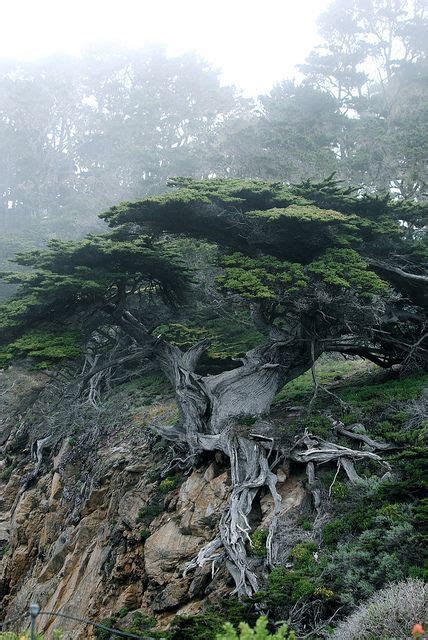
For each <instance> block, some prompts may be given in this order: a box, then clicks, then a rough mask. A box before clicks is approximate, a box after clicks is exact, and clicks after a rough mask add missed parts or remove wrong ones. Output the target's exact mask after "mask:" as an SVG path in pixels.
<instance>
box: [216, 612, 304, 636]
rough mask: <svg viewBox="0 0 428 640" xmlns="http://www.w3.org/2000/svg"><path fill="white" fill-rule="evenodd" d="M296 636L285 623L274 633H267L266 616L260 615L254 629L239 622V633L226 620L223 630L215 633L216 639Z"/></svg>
mask: <svg viewBox="0 0 428 640" xmlns="http://www.w3.org/2000/svg"><path fill="white" fill-rule="evenodd" d="M296 637H297V636H296V634H295V633H294V631H288V627H287V625H285V624H284V625H283V626H282V627H281V628H280V629H278V631H276V632H275V633H269V631H268V621H267V618H265V617H264V616H262V617H261V618H259V619H258V620H257V622H256V626H255V627H254V629H251V627H250V626H249V625H248V624H247V623H246V622H241V623H240V624H239V635H238V632H237V631H236V630H235V629H234V628H233V626H232V625H231V624H230V622H227V623H226V624H225V625H224V630H223V632H222V633H219V634H217V636H216V640H251V638H254V640H296Z"/></svg>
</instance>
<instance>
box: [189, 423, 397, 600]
mask: <svg viewBox="0 0 428 640" xmlns="http://www.w3.org/2000/svg"><path fill="white" fill-rule="evenodd" d="M253 435H254V434H253ZM256 435H257V434H256ZM258 437H259V438H260V441H254V440H252V439H249V438H244V437H241V436H238V437H237V436H233V435H232V434H230V432H228V433H222V434H218V435H217V436H216V437H214V438H211V439H209V440H208V441H207V438H206V437H205V438H202V439H201V445H202V446H204V444H205V446H206V445H207V444H208V449H209V450H211V451H212V450H213V449H215V448H218V449H220V450H221V451H223V452H224V453H226V454H227V455H228V457H229V459H230V467H231V481H232V490H231V494H230V497H229V501H228V505H227V508H226V510H225V512H224V513H223V515H222V517H221V519H220V523H219V534H218V535H217V536H216V537H215V538H214V539H213V540H211V541H210V542H209V543H208V544H207V545H205V546H204V547H203V548H202V549H201V551H200V552H199V553H198V555H197V556H196V557H195V558H194V559H193V560H192V561H191V562H190V563H188V565H187V566H186V569H185V573H187V572H189V571H191V570H192V569H195V568H196V567H198V566H202V565H204V564H205V563H206V562H211V563H212V565H213V571H214V568H215V566H216V563H218V562H219V560H223V559H225V560H226V566H227V568H228V571H229V573H230V574H231V576H232V577H233V579H234V582H235V592H236V593H237V594H238V595H240V596H242V595H251V594H252V593H254V592H255V591H256V590H257V588H258V585H257V577H256V575H255V574H254V572H253V571H252V570H251V568H250V566H249V558H248V554H247V548H248V546H251V538H250V533H251V527H250V524H249V520H248V519H249V515H250V513H251V510H252V506H253V502H254V499H255V497H256V495H257V493H258V491H259V490H260V489H261V488H262V487H265V488H267V489H268V490H269V491H270V493H271V495H272V497H273V500H274V510H273V514H272V518H271V521H270V525H269V532H268V537H267V541H266V547H267V553H268V563H269V564H271V565H272V564H274V563H275V560H276V549H275V544H274V539H275V531H276V528H277V524H278V516H279V514H280V510H281V496H280V495H279V493H278V491H277V488H276V483H277V476H276V473H274V472H273V471H272V470H271V468H270V465H269V456H270V455H271V454H272V453H273V452H275V453H276V454H278V453H280V457H281V459H282V458H283V456H284V455H286V454H285V452H281V451H280V450H279V449H278V448H277V447H275V450H274V449H273V443H272V442H271V440H272V439H270V438H263V437H261V436H258ZM373 442H374V441H373ZM376 444H381V445H382V446H381V447H380V448H385V446H384V444H383V443H376ZM288 457H289V459H290V460H294V461H296V462H300V463H303V464H306V473H307V476H308V489H309V491H310V493H311V495H312V498H313V505H314V509H315V512H316V523H317V522H318V523H319V524H320V523H322V516H323V496H322V486H321V483H320V482H319V481H318V480H317V479H316V474H315V465H316V464H317V463H324V462H332V461H336V462H337V465H338V470H339V468H340V467H342V468H343V470H344V471H345V473H346V475H347V477H348V479H349V481H350V482H351V483H352V484H356V483H358V482H360V481H361V480H362V479H361V478H360V476H359V475H358V473H357V471H356V470H355V466H354V461H358V460H364V459H370V460H374V461H376V462H378V463H379V464H380V465H383V466H385V467H387V468H389V465H388V464H387V463H386V462H384V461H383V460H382V459H381V458H380V456H379V455H377V454H376V453H373V452H372V451H359V450H354V449H350V448H348V447H343V446H341V445H338V444H335V443H332V442H327V441H325V440H323V439H322V438H319V437H317V436H314V435H312V434H310V433H308V432H305V434H304V435H303V436H302V438H300V439H299V440H298V441H297V443H296V444H295V445H294V447H293V449H292V451H291V452H289V453H288ZM277 459H279V458H277Z"/></svg>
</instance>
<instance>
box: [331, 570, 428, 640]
mask: <svg viewBox="0 0 428 640" xmlns="http://www.w3.org/2000/svg"><path fill="white" fill-rule="evenodd" d="M427 596H428V587H427V586H426V585H425V584H424V583H423V581H422V580H412V579H410V580H406V581H403V582H397V583H396V584H391V585H389V586H388V587H386V588H385V589H382V590H381V591H378V592H377V593H375V594H374V595H373V596H372V597H371V598H370V599H369V600H368V601H367V602H365V603H363V604H361V605H360V606H359V607H358V609H357V610H356V611H355V612H354V613H353V614H352V615H350V616H349V617H348V618H346V619H345V620H343V622H341V624H340V625H339V626H338V627H337V628H336V630H335V632H334V634H333V640H373V639H374V638H376V639H378V640H384V639H388V640H391V639H393V638H397V639H398V638H410V637H411V633H412V629H413V628H414V626H415V625H416V624H423V622H424V620H425V618H426V604H425V603H426V598H427Z"/></svg>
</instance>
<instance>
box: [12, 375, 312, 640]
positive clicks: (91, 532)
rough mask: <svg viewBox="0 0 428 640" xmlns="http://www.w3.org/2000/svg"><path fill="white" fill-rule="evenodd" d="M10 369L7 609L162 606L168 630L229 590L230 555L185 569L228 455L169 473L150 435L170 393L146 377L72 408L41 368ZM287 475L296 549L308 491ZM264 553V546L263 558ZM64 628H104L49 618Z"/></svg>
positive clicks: (217, 507)
mask: <svg viewBox="0 0 428 640" xmlns="http://www.w3.org/2000/svg"><path fill="white" fill-rule="evenodd" d="M1 375H2V380H1V385H2V393H3V395H2V396H1V397H2V401H3V423H2V433H3V444H2V456H3V463H2V464H3V472H2V481H1V485H0V487H1V501H0V545H2V553H3V557H2V560H1V574H0V581H1V589H2V595H3V612H2V617H13V616H15V615H17V614H20V613H23V612H26V611H27V610H28V606H29V603H30V602H33V601H36V602H38V603H39V604H40V606H41V607H42V609H44V610H49V611H57V612H62V613H65V614H69V615H77V616H82V617H86V618H89V619H91V620H95V621H100V620H102V619H105V618H108V617H109V616H111V614H112V613H115V612H118V611H120V612H121V615H124V616H126V615H128V613H127V612H133V611H141V612H142V613H144V614H148V615H155V616H156V618H157V624H158V627H159V628H161V629H162V628H166V627H167V626H168V624H169V623H170V622H171V620H172V619H173V617H174V616H176V615H183V614H188V613H195V612H198V611H200V610H201V609H203V607H204V606H205V605H206V604H207V603H210V602H215V601H216V600H218V599H219V598H221V597H223V596H225V595H226V594H228V593H230V591H231V590H232V585H231V584H230V581H229V578H228V577H227V574H226V571H225V570H224V569H223V568H221V565H220V567H212V566H211V564H206V565H204V566H203V567H201V568H199V569H197V570H196V572H195V571H193V572H191V573H189V574H188V575H186V576H184V575H183V571H184V569H185V567H186V563H187V562H188V561H189V560H191V559H192V558H193V557H194V556H195V555H196V554H197V553H198V550H199V549H200V548H201V547H202V546H203V544H204V543H205V542H207V541H209V540H210V539H211V538H212V537H213V533H214V530H215V527H216V525H217V523H218V520H219V518H220V516H221V513H222V510H223V509H224V507H225V504H226V499H227V496H228V493H229V487H230V478H229V476H228V465H227V464H226V460H224V459H223V458H222V457H221V455H220V454H213V456H212V457H211V458H207V459H206V460H205V461H204V462H203V464H201V466H200V467H199V468H198V469H196V470H194V471H193V472H192V473H191V475H188V476H187V477H180V476H179V475H178V476H177V475H173V476H171V478H169V479H167V480H163V481H162V477H161V471H162V469H163V468H164V467H165V451H164V450H163V449H162V445H160V444H159V443H154V442H153V441H150V437H148V433H149V431H148V427H149V426H150V423H151V422H153V421H157V420H163V419H165V420H170V419H171V416H173V415H174V412H175V404H174V401H173V399H172V398H171V397H168V393H166V394H165V395H162V396H161V395H159V394H158V395H156V393H155V392H158V391H159V389H158V388H156V389H155V391H154V390H153V385H152V386H151V387H150V385H149V390H148V391H147V387H146V391H144V389H143V391H141V390H139V387H138V385H135V386H134V387H133V388H132V389H131V390H130V389H128V390H127V391H126V392H123V393H122V392H121V393H119V394H116V395H114V396H113V399H112V400H111V404H110V406H107V407H106V408H105V410H104V411H101V410H99V409H96V408H93V409H92V408H88V407H87V406H86V405H85V403H81V404H80V405H79V408H78V409H77V410H75V409H73V410H72V409H71V404H70V401H68V400H65V399H64V398H63V399H62V401H61V402H59V403H58V402H57V401H58V389H57V390H56V391H55V392H52V389H51V383H49V384H48V385H47V384H46V381H45V377H44V376H43V375H42V374H40V375H39V374H37V375H36V374H26V373H24V371H23V370H21V371H20V370H15V371H13V370H11V371H9V372H7V373H5V372H4V373H3V374H1ZM155 386H156V385H155ZM48 387H49V388H48ZM143 387H144V385H143ZM53 397H55V398H56V402H57V404H55V403H54V402H53ZM130 397H131V398H133V399H132V400H131V401H130V400H129V398H130ZM73 403H74V404H73V407H74V406H75V405H76V403H75V400H73ZM58 407H60V409H58ZM47 408H48V409H47ZM82 412H83V413H82ZM76 423H78V428H77V427H76ZM278 479H279V481H280V482H279V491H280V493H281V495H282V498H283V503H282V514H281V520H282V527H281V531H282V537H281V536H280V545H281V546H282V548H283V553H284V554H286V551H287V549H288V548H290V546H291V545H292V544H295V543H296V537H295V534H294V533H293V531H294V528H293V521H295V519H296V517H297V515H298V513H299V512H300V510H301V509H302V505H304V502H305V490H304V488H303V480H302V478H300V477H299V476H293V477H292V478H291V477H289V474H288V470H287V469H283V470H282V471H280V473H279V478H278ZM270 500H271V497H270V496H267V495H266V496H261V499H260V502H259V505H258V509H257V510H256V511H257V513H254V519H255V524H256V525H257V526H260V527H261V528H267V526H268V524H269V523H268V518H269V517H270V515H269V514H270V513H271V512H272V505H271V504H270ZM263 563H264V559H262V558H257V557H254V564H255V565H257V564H259V565H263ZM129 615H131V614H129ZM57 627H60V628H61V629H63V630H64V632H65V637H66V638H69V637H70V638H71V637H73V638H78V639H83V638H91V637H93V636H92V628H91V627H88V626H85V625H84V624H81V623H77V622H75V621H71V620H66V619H54V618H49V617H41V618H40V619H39V630H40V631H43V632H44V633H45V634H46V637H47V638H51V637H52V633H53V629H55V628H57ZM71 634H72V635H71Z"/></svg>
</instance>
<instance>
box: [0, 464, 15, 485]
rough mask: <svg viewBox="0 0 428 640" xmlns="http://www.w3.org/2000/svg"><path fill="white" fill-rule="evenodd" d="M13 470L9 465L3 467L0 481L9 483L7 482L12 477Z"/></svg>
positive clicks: (11, 465)
mask: <svg viewBox="0 0 428 640" xmlns="http://www.w3.org/2000/svg"><path fill="white" fill-rule="evenodd" d="M13 469H14V466H13V464H9V465H8V466H7V467H5V468H4V469H3V471H2V472H1V474H0V479H1V480H2V481H3V482H9V480H10V478H11V476H12V473H13Z"/></svg>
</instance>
